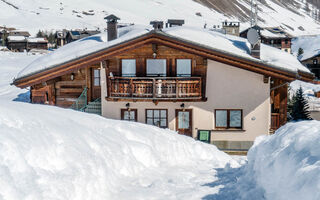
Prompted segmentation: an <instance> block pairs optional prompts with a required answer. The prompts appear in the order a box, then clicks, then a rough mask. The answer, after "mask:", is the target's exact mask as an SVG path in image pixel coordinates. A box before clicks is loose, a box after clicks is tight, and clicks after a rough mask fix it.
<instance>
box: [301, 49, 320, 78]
mask: <svg viewBox="0 0 320 200" xmlns="http://www.w3.org/2000/svg"><path fill="white" fill-rule="evenodd" d="M301 63H302V64H303V65H305V66H306V67H307V68H308V69H309V70H310V71H311V72H312V73H314V74H315V76H316V78H317V79H318V80H320V54H315V55H313V57H310V58H303V59H302V60H301Z"/></svg>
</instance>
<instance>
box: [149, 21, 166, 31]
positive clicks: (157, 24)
mask: <svg viewBox="0 0 320 200" xmlns="http://www.w3.org/2000/svg"><path fill="white" fill-rule="evenodd" d="M150 25H152V26H153V29H154V30H159V31H161V30H162V29H163V21H151V22H150Z"/></svg>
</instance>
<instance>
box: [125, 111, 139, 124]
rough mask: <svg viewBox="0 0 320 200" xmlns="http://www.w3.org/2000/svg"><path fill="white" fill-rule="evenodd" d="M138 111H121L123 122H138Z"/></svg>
mask: <svg viewBox="0 0 320 200" xmlns="http://www.w3.org/2000/svg"><path fill="white" fill-rule="evenodd" d="M137 115H138V114H137V109H121V120H125V121H131V122H136V121H137V117H138V116H137Z"/></svg>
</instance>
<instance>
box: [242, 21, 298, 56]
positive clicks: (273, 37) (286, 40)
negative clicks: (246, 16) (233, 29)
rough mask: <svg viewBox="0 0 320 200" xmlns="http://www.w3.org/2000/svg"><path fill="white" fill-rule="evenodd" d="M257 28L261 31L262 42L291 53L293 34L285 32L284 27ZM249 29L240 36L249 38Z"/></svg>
mask: <svg viewBox="0 0 320 200" xmlns="http://www.w3.org/2000/svg"><path fill="white" fill-rule="evenodd" d="M256 29H257V30H259V32H260V38H261V43H263V44H266V45H269V46H272V47H275V48H278V49H281V50H283V51H286V52H288V53H291V44H292V43H291V41H292V38H293V36H291V35H290V34H289V33H287V32H285V31H284V30H283V29H282V28H280V27H260V26H256ZM248 30H249V29H246V30H244V31H242V32H241V33H240V37H243V38H247V33H248Z"/></svg>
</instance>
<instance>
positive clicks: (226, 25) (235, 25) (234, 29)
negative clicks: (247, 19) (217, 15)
mask: <svg viewBox="0 0 320 200" xmlns="http://www.w3.org/2000/svg"><path fill="white" fill-rule="evenodd" d="M222 29H223V30H224V32H225V34H228V35H234V36H239V35H240V22H228V21H225V22H222Z"/></svg>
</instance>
